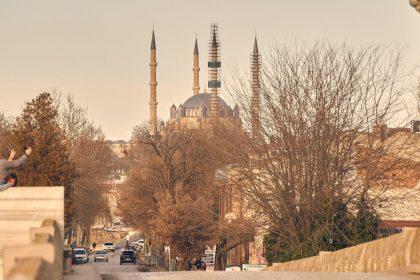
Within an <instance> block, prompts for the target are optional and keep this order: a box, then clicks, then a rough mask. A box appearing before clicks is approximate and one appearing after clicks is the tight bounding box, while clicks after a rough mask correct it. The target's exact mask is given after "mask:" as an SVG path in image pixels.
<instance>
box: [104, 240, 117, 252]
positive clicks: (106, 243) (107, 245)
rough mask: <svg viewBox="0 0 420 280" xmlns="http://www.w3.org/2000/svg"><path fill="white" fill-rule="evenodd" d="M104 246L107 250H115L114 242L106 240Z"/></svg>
mask: <svg viewBox="0 0 420 280" xmlns="http://www.w3.org/2000/svg"><path fill="white" fill-rule="evenodd" d="M103 248H104V250H105V251H112V252H115V246H114V243H112V242H105V243H104V247H103Z"/></svg>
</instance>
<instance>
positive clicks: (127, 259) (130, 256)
mask: <svg viewBox="0 0 420 280" xmlns="http://www.w3.org/2000/svg"><path fill="white" fill-rule="evenodd" d="M123 263H133V264H136V255H135V254H134V251H133V250H124V251H123V252H122V253H121V255H120V265H121V264H123Z"/></svg>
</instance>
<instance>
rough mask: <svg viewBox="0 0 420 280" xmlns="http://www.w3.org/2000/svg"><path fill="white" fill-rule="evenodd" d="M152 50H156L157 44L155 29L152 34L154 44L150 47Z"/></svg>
mask: <svg viewBox="0 0 420 280" xmlns="http://www.w3.org/2000/svg"><path fill="white" fill-rule="evenodd" d="M150 49H151V50H156V42H155V30H154V29H153V32H152V43H151V45H150Z"/></svg>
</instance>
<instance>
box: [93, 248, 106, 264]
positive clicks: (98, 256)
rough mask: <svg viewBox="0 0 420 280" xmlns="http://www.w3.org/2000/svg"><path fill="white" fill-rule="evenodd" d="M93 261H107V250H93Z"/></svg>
mask: <svg viewBox="0 0 420 280" xmlns="http://www.w3.org/2000/svg"><path fill="white" fill-rule="evenodd" d="M93 261H94V262H98V261H101V262H108V252H107V251H105V250H99V251H96V252H95V255H94V256H93Z"/></svg>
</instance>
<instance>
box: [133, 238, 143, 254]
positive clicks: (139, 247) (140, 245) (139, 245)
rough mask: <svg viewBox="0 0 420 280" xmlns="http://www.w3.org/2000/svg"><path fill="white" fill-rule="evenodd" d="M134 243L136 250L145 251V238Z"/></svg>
mask: <svg viewBox="0 0 420 280" xmlns="http://www.w3.org/2000/svg"><path fill="white" fill-rule="evenodd" d="M132 245H133V246H134V248H135V249H136V251H143V249H144V240H143V239H140V240H139V241H136V242H133V243H132Z"/></svg>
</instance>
